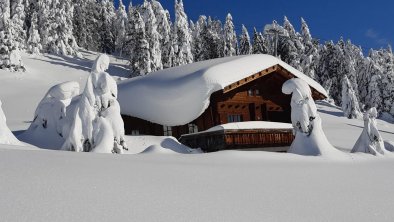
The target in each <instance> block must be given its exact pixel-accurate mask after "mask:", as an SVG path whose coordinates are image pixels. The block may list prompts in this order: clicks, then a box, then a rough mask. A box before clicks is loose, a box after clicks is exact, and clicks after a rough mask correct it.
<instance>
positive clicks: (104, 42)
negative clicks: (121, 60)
mask: <svg viewBox="0 0 394 222" xmlns="http://www.w3.org/2000/svg"><path fill="white" fill-rule="evenodd" d="M100 7H101V10H100V23H99V24H100V28H99V35H100V36H101V41H100V47H99V49H100V51H101V52H104V53H107V54H111V53H112V52H114V51H115V36H114V28H113V27H114V19H115V7H114V3H113V1H111V0H101V4H100Z"/></svg>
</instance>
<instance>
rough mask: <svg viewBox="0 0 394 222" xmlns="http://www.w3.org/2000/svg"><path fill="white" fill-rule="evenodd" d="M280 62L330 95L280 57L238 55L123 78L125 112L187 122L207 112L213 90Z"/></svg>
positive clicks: (121, 94) (164, 122) (165, 121)
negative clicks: (131, 77) (142, 75)
mask: <svg viewBox="0 0 394 222" xmlns="http://www.w3.org/2000/svg"><path fill="white" fill-rule="evenodd" d="M278 64H279V65H281V66H282V67H283V68H285V69H287V70H288V71H290V72H291V73H293V74H294V75H296V76H297V77H298V78H301V79H303V80H304V81H305V82H307V83H308V84H309V85H310V86H311V87H313V88H314V89H316V90H317V91H319V92H321V93H322V94H324V95H326V96H327V92H326V91H325V90H324V89H323V87H321V86H320V85H319V84H318V83H317V82H315V81H314V80H312V79H311V78H309V77H307V76H306V75H304V74H302V73H301V72H299V71H297V70H296V69H294V68H293V67H291V66H289V65H288V64H286V63H284V62H282V61H281V60H279V59H278V58H275V57H273V56H270V55H248V56H235V57H227V58H220V59H213V60H208V61H203V62H198V63H193V64H189V65H184V66H179V67H174V68H169V69H165V70H161V71H158V72H154V73H151V74H149V75H147V76H144V77H137V78H133V79H131V80H126V81H123V82H121V83H120V84H119V102H120V105H121V110H122V114H126V115H130V116H134V117H138V118H141V119H145V120H148V121H151V122H154V123H158V124H161V125H167V126H177V125H184V124H187V123H189V122H191V121H193V120H194V119H196V118H197V117H198V116H200V115H201V114H202V113H203V112H204V110H205V109H206V108H207V107H208V106H209V100H210V96H211V94H212V93H214V92H216V91H219V90H222V89H224V87H226V86H227V85H230V84H231V83H234V82H237V81H239V80H240V79H243V78H245V77H248V76H250V75H252V74H254V73H257V72H260V71H262V70H264V69H267V68H270V67H272V66H275V65H278Z"/></svg>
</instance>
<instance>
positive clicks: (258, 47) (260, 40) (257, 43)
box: [253, 28, 268, 54]
mask: <svg viewBox="0 0 394 222" xmlns="http://www.w3.org/2000/svg"><path fill="white" fill-rule="evenodd" d="M253 31H254V34H253V54H267V53H268V47H267V45H266V43H265V39H264V36H263V34H262V33H261V32H257V29H256V28H254V30H253Z"/></svg>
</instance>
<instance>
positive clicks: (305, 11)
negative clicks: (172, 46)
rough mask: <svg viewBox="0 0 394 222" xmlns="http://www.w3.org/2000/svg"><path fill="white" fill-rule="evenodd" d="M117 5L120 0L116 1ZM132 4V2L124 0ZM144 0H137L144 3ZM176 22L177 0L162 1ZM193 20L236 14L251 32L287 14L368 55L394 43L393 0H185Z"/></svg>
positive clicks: (293, 20) (325, 37)
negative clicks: (371, 51)
mask: <svg viewBox="0 0 394 222" xmlns="http://www.w3.org/2000/svg"><path fill="white" fill-rule="evenodd" d="M115 1H116V2H117V1H118V0H115ZM123 2H124V3H125V4H126V5H128V4H129V2H130V0H123ZM142 2H143V0H133V4H140V3H142ZM160 2H161V3H162V4H163V6H164V7H165V8H166V9H168V10H170V12H171V16H172V19H173V11H174V10H173V8H174V2H175V0H161V1H160ZM183 2H184V5H185V10H186V13H187V14H188V16H189V19H192V20H197V19H198V16H199V15H201V14H205V15H209V16H211V17H213V18H218V19H221V20H222V21H223V20H224V19H225V17H226V14H227V13H228V12H230V13H231V14H232V15H233V18H234V23H235V26H236V28H237V31H238V32H239V30H240V29H241V25H242V24H245V25H246V26H247V28H248V29H249V32H250V31H251V30H252V28H253V27H254V26H255V27H257V28H258V29H260V30H262V29H263V26H264V25H265V24H268V23H271V22H272V20H274V19H275V20H277V21H278V22H279V23H280V24H281V23H283V16H284V15H286V16H287V17H288V18H289V19H290V21H291V23H292V24H293V25H294V26H295V28H296V29H297V30H299V27H300V17H303V18H304V19H305V20H306V21H307V23H308V25H309V28H310V30H311V32H312V36H314V37H315V38H319V39H320V40H321V42H324V41H325V40H331V39H332V40H334V41H337V40H338V39H339V38H340V37H341V36H343V37H344V38H345V39H348V38H349V39H351V40H352V42H353V43H355V44H357V45H361V46H362V47H363V49H364V53H365V52H368V50H369V48H381V47H386V46H387V44H392V43H393V42H394V1H392V0H374V1H371V0H358V1H357V0H328V1H317V0H314V1H313V0H298V1H296V0H270V1H267V0H184V1H183Z"/></svg>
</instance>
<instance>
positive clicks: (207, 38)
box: [194, 17, 223, 61]
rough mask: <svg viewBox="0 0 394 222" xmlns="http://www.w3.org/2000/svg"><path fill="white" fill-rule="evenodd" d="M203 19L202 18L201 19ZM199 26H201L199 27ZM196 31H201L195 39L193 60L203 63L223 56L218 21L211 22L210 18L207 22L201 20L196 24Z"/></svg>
mask: <svg viewBox="0 0 394 222" xmlns="http://www.w3.org/2000/svg"><path fill="white" fill-rule="evenodd" d="M201 18H202V19H204V17H201ZM200 25H201V26H200ZM196 29H201V30H200V32H199V35H198V36H197V37H196V38H195V40H196V41H197V42H196V43H195V44H194V45H195V50H194V51H195V53H196V54H195V59H196V61H203V60H209V59H215V58H219V57H222V56H223V41H222V38H221V36H222V33H221V32H222V27H221V23H220V22H219V21H213V20H212V19H211V17H208V20H207V21H206V24H205V21H204V20H202V21H200V20H199V22H198V23H197V26H196Z"/></svg>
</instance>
